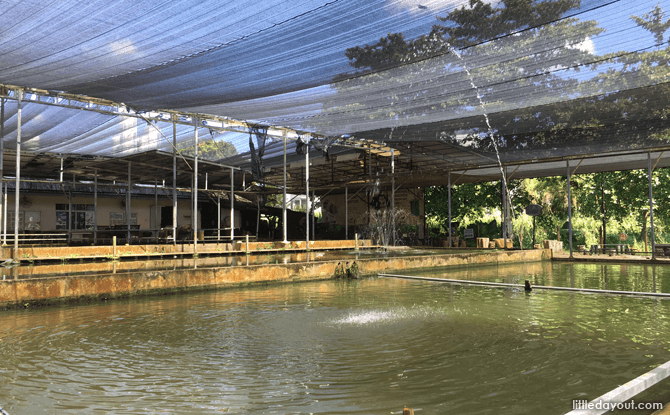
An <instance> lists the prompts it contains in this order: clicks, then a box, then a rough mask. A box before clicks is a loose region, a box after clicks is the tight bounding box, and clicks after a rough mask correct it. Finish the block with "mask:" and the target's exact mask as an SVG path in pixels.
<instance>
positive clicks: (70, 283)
mask: <svg viewBox="0 0 670 415" xmlns="http://www.w3.org/2000/svg"><path fill="white" fill-rule="evenodd" d="M550 257H551V251H549V250H533V251H514V252H491V253H483V254H481V253H468V254H456V255H454V254H452V255H431V256H416V257H399V258H382V259H361V260H357V264H358V266H359V269H360V272H361V274H362V275H374V274H377V273H381V272H390V271H400V270H405V271H407V270H411V269H416V268H426V267H438V266H455V267H463V266H469V265H479V264H502V263H512V262H537V261H541V260H543V259H549V258H550ZM196 264H197V262H196V263H194V265H193V268H182V269H168V270H154V271H152V270H143V271H129V272H122V271H119V272H111V273H110V272H109V271H107V272H104V271H103V272H101V273H99V274H94V275H80V276H62V277H49V278H45V277H41V278H28V279H4V280H1V281H0V307H2V308H15V307H24V306H30V305H48V304H57V303H63V302H68V301H82V300H92V299H108V298H117V297H129V296H137V295H156V294H165V293H171V292H186V291H191V290H205V289H216V288H224V287H233V286H239V285H248V284H263V283H271V282H272V283H279V282H290V281H307V280H319V279H329V278H333V276H334V274H335V267H336V266H337V264H338V261H324V262H302V263H294V264H278V265H267V264H263V265H249V266H224V267H218V268H197V265H196ZM5 278H7V277H5Z"/></svg>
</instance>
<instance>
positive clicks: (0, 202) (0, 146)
mask: <svg viewBox="0 0 670 415" xmlns="http://www.w3.org/2000/svg"><path fill="white" fill-rule="evenodd" d="M0 105H1V106H0V191H2V178H3V177H5V171H4V161H5V160H4V159H5V99H4V98H3V99H2V100H1V103H0ZM5 203H6V201H5V200H4V199H3V198H0V228H2V223H3V219H4V216H5V214H4V210H5V209H4V208H5ZM3 244H4V240H3Z"/></svg>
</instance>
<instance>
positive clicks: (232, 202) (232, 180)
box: [230, 168, 235, 244]
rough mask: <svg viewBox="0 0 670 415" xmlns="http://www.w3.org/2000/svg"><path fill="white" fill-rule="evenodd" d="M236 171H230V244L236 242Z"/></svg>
mask: <svg viewBox="0 0 670 415" xmlns="http://www.w3.org/2000/svg"><path fill="white" fill-rule="evenodd" d="M234 174H235V170H233V169H232V168H231V169H230V243H231V244H232V243H233V242H235V176H234Z"/></svg>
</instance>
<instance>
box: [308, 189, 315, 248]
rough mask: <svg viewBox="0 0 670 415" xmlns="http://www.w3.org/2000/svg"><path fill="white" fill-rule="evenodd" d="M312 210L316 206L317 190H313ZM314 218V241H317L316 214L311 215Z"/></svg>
mask: <svg viewBox="0 0 670 415" xmlns="http://www.w3.org/2000/svg"><path fill="white" fill-rule="evenodd" d="M311 203H312V210H314V204H315V203H316V190H312V199H311ZM309 216H310V217H311V218H312V240H313V241H315V240H316V214H315V212H311V214H310V215H309Z"/></svg>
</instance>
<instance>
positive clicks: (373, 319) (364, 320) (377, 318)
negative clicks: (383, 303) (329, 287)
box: [330, 306, 447, 326]
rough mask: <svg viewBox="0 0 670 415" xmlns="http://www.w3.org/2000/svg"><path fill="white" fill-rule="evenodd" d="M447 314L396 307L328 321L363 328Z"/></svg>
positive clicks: (417, 308)
mask: <svg viewBox="0 0 670 415" xmlns="http://www.w3.org/2000/svg"><path fill="white" fill-rule="evenodd" d="M446 316H447V313H446V311H445V310H444V309H442V308H435V307H425V306H415V307H411V308H405V307H398V308H392V309H389V310H360V311H354V312H351V313H349V314H347V315H345V316H343V317H340V318H336V319H333V320H331V321H330V323H331V324H335V325H352V326H363V325H368V324H383V323H395V322H400V321H406V320H416V319H424V320H425V319H429V318H436V317H438V318H444V317H446Z"/></svg>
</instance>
